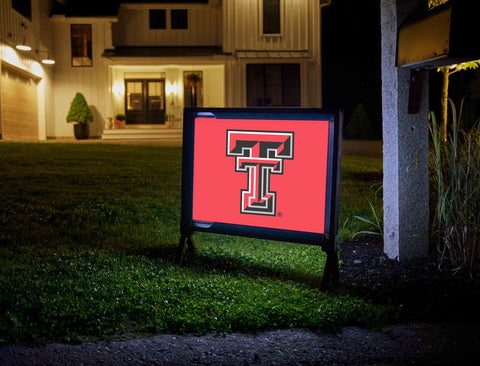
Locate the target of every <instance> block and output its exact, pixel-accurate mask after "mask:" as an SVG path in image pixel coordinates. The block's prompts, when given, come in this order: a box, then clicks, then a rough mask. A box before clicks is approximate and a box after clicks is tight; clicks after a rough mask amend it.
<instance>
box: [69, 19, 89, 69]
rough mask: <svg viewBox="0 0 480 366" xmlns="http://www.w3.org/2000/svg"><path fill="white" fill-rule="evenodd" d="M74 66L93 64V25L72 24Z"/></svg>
mask: <svg viewBox="0 0 480 366" xmlns="http://www.w3.org/2000/svg"><path fill="white" fill-rule="evenodd" d="M71 32H72V66H93V58H92V25H91V24H72V28H71Z"/></svg>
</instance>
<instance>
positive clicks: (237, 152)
mask: <svg viewBox="0 0 480 366" xmlns="http://www.w3.org/2000/svg"><path fill="white" fill-rule="evenodd" d="M227 156H234V157H235V171H236V172H241V173H248V187H247V189H241V191H240V205H241V207H240V213H242V214H254V215H269V216H275V214H276V197H277V193H276V192H272V191H270V175H271V174H283V161H284V160H285V159H289V160H291V159H293V132H264V131H242V130H227Z"/></svg>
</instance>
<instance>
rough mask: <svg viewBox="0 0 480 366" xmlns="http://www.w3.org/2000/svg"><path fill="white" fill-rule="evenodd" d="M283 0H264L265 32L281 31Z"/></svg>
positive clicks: (275, 32)
mask: <svg viewBox="0 0 480 366" xmlns="http://www.w3.org/2000/svg"><path fill="white" fill-rule="evenodd" d="M280 2H281V0H263V8H262V15H263V30H262V31H263V34H280V33H281V9H280V5H281V4H280Z"/></svg>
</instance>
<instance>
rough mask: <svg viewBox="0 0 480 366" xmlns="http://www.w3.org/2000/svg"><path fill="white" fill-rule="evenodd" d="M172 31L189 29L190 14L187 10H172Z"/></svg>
mask: <svg viewBox="0 0 480 366" xmlns="http://www.w3.org/2000/svg"><path fill="white" fill-rule="evenodd" d="M170 15H171V22H172V29H188V13H187V10H186V9H172V10H171V13H170Z"/></svg>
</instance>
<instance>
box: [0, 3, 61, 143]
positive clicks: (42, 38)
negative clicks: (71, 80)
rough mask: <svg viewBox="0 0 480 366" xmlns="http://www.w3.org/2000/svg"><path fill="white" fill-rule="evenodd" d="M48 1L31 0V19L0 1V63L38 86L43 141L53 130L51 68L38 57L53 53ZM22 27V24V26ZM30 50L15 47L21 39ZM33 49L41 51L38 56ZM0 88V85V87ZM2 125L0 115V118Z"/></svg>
mask: <svg viewBox="0 0 480 366" xmlns="http://www.w3.org/2000/svg"><path fill="white" fill-rule="evenodd" d="M50 5H51V3H50V1H49V0H32V14H31V15H32V16H31V19H27V18H25V17H24V16H23V15H21V14H20V13H18V12H17V11H15V10H13V8H12V2H11V0H0V60H1V61H2V63H5V64H8V65H11V66H13V67H15V68H18V69H19V70H23V71H25V72H27V73H28V74H31V75H33V76H35V77H36V78H37V80H38V84H37V92H38V98H37V107H38V108H37V109H38V127H39V129H38V135H39V139H45V138H46V136H47V135H48V132H47V131H48V130H50V129H51V127H52V121H53V108H52V95H53V92H52V74H53V68H52V66H44V65H43V64H41V63H40V62H39V61H40V60H41V57H40V56H43V57H45V56H46V54H47V53H50V54H52V52H51V51H52V39H51V34H52V33H51V28H50V25H49V18H48V16H49V12H50ZM22 24H23V25H22ZM23 37H25V43H26V44H28V45H29V46H30V47H32V50H31V51H17V50H16V49H15V44H16V43H18V42H19V41H22V40H23ZM36 50H40V53H38V54H37V52H36ZM0 88H1V85H0ZM0 123H1V115H0Z"/></svg>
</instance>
